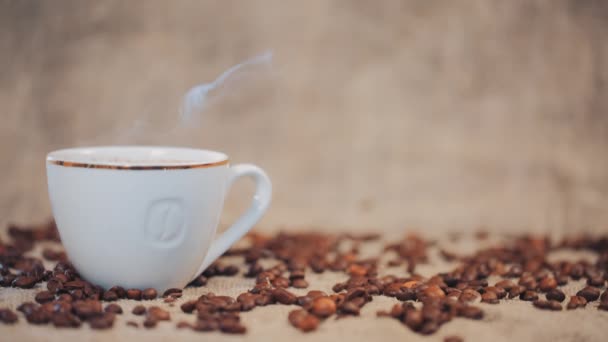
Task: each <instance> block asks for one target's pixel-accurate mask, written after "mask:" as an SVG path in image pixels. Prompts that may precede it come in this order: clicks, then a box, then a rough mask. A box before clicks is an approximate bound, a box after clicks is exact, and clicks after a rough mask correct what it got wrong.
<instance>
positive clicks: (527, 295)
mask: <svg viewBox="0 0 608 342" xmlns="http://www.w3.org/2000/svg"><path fill="white" fill-rule="evenodd" d="M519 299H521V300H525V301H529V302H531V301H535V300H537V299H538V295H537V294H536V292H534V291H525V292H524V293H522V294H521V295H520V296H519Z"/></svg>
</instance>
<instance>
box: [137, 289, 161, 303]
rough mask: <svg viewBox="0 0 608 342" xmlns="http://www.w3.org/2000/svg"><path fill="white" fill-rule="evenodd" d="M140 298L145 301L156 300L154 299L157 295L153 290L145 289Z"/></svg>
mask: <svg viewBox="0 0 608 342" xmlns="http://www.w3.org/2000/svg"><path fill="white" fill-rule="evenodd" d="M141 297H142V299H145V300H152V299H156V297H158V293H157V292H156V290H155V289H145V290H143V291H142V293H141Z"/></svg>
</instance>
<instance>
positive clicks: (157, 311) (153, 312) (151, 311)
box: [146, 306, 171, 321]
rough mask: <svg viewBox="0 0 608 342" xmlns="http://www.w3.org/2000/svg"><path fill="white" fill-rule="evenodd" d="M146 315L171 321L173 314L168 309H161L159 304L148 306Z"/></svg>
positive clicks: (154, 318)
mask: <svg viewBox="0 0 608 342" xmlns="http://www.w3.org/2000/svg"><path fill="white" fill-rule="evenodd" d="M146 317H147V318H149V319H153V320H155V321H169V320H171V314H169V312H168V311H166V310H164V309H161V308H160V307H158V306H151V307H149V308H148V312H147V314H146Z"/></svg>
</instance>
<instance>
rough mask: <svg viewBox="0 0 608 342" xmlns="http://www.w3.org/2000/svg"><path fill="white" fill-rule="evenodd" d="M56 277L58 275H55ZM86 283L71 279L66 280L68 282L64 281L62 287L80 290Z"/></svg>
mask: <svg viewBox="0 0 608 342" xmlns="http://www.w3.org/2000/svg"><path fill="white" fill-rule="evenodd" d="M56 278H59V276H56ZM85 285H86V283H85V282H84V281H82V280H72V281H68V282H64V284H63V287H64V288H65V289H66V290H77V289H78V290H80V289H82V288H84V286H85Z"/></svg>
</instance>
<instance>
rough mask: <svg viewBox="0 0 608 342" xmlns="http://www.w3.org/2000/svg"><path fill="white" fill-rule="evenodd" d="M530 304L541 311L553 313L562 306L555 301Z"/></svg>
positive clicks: (540, 301) (540, 300)
mask: <svg viewBox="0 0 608 342" xmlns="http://www.w3.org/2000/svg"><path fill="white" fill-rule="evenodd" d="M532 304H533V305H534V306H535V307H537V308H539V309H543V310H553V311H560V310H561V309H562V305H561V304H560V303H559V302H558V301H555V300H542V299H539V300H535V301H534V302H532Z"/></svg>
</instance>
